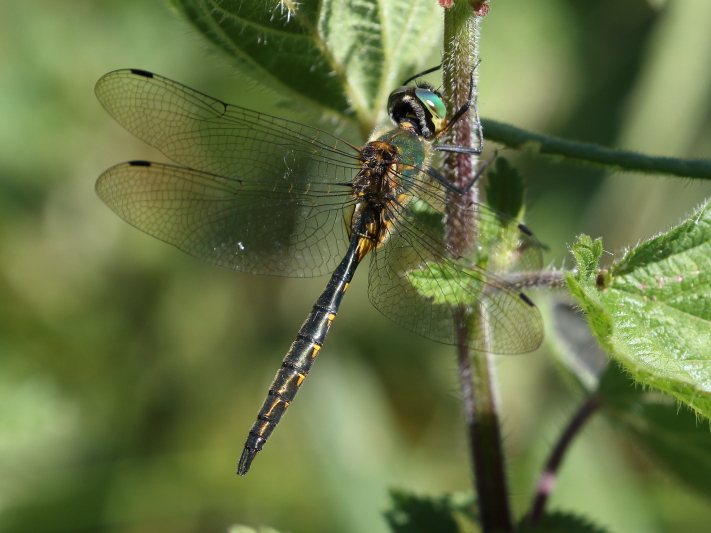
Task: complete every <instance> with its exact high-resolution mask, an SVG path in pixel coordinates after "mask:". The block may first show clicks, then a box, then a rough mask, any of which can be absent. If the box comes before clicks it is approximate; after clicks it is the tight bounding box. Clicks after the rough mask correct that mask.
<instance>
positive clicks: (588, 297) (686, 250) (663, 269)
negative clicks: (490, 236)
mask: <svg viewBox="0 0 711 533" xmlns="http://www.w3.org/2000/svg"><path fill="white" fill-rule="evenodd" d="M597 242H599V241H596V243H597ZM596 243H593V242H592V241H591V240H590V238H589V237H581V239H580V240H579V242H578V244H576V245H575V247H574V249H573V253H574V255H575V257H576V260H577V262H578V268H579V271H578V273H577V274H576V276H572V275H570V276H568V278H567V281H568V286H569V288H570V290H571V292H572V293H573V294H574V295H575V296H576V297H577V298H578V301H579V303H580V306H581V308H582V309H583V310H584V311H585V313H586V314H587V315H588V320H589V322H590V324H591V326H592V329H593V332H594V333H595V335H596V336H597V338H598V340H599V342H600V343H601V345H602V346H603V348H605V350H606V351H607V353H608V354H610V355H611V356H612V357H614V358H615V359H616V360H617V361H619V362H620V363H621V364H622V365H623V366H624V368H625V369H626V370H627V371H628V372H629V373H630V374H631V375H632V376H633V377H634V379H635V380H637V381H639V382H641V383H643V384H645V385H648V386H650V387H653V388H655V389H658V390H661V391H664V392H667V393H669V394H671V395H673V396H674V397H675V398H677V399H678V400H680V401H682V402H684V403H685V404H687V405H688V406H690V407H692V408H693V409H695V410H696V411H697V412H698V413H700V414H702V415H703V416H705V417H709V416H711V350H710V349H709V346H711V299H710V297H711V207H710V206H709V204H705V205H704V206H703V207H702V208H701V209H699V210H698V211H697V212H696V213H695V214H694V216H693V217H691V218H690V219H689V220H688V221H687V222H685V223H684V224H682V225H680V226H678V227H677V228H674V229H673V230H671V231H670V232H669V233H666V234H663V235H660V236H658V237H656V238H654V239H652V240H650V241H647V242H645V243H643V244H642V245H640V246H638V247H637V248H635V249H634V250H631V251H630V252H628V253H627V254H626V255H625V257H624V258H623V259H622V261H620V263H618V264H617V265H615V266H614V267H613V268H612V269H611V270H610V272H609V273H603V274H599V275H598V274H597V273H596V271H595V268H593V267H592V265H593V263H595V264H597V259H599V256H600V253H601V250H602V247H601V245H600V246H597V244H596Z"/></svg>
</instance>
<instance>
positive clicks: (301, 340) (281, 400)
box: [237, 234, 363, 476]
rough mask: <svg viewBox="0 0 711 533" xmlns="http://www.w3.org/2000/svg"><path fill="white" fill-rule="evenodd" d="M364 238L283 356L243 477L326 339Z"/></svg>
mask: <svg viewBox="0 0 711 533" xmlns="http://www.w3.org/2000/svg"><path fill="white" fill-rule="evenodd" d="M362 240H363V237H361V236H359V235H357V234H354V236H353V238H352V239H351V245H350V247H349V249H348V252H347V253H346V256H345V257H344V258H343V260H342V261H341V263H340V264H339V265H338V267H337V268H336V270H335V271H334V272H333V275H332V276H331V279H330V280H329V282H328V285H326V288H325V289H324V291H323V293H321V296H320V297H319V299H318V300H317V301H316V304H314V307H313V309H312V310H311V313H309V316H308V317H307V318H306V320H305V321H304V323H303V324H302V326H301V328H300V329H299V333H297V335H296V339H295V340H294V342H293V343H292V344H291V348H289V351H288V352H287V354H286V356H285V357H284V360H283V361H282V364H281V368H280V369H279V370H278V371H277V373H276V376H275V377H274V381H273V382H272V384H271V386H270V387H269V394H268V396H267V398H266V400H264V403H263V404H262V408H261V409H260V411H259V414H258V415H257V421H256V422H255V423H254V425H253V426H252V429H251V430H250V431H249V436H248V437H247V442H245V444H244V450H243V451H242V457H241V458H240V460H239V465H238V466H237V473H238V474H239V475H241V476H243V475H245V474H246V473H247V472H248V471H249V468H250V466H251V464H252V461H253V460H254V457H255V456H256V455H257V453H258V452H259V451H260V450H261V449H262V447H263V446H264V444H265V443H266V442H267V439H268V438H269V437H270V435H271V434H272V432H273V431H274V428H276V426H277V424H278V423H279V421H280V420H281V418H282V416H284V413H285V412H286V409H287V408H288V407H289V404H290V403H291V401H292V400H293V399H294V396H296V393H297V392H298V390H299V387H301V384H302V383H303V382H304V379H306V376H307V375H308V373H309V370H310V369H311V365H312V364H313V362H314V359H315V358H316V356H317V355H318V352H319V350H320V349H321V346H323V343H324V341H325V340H326V335H328V330H329V329H330V327H331V323H332V322H333V320H334V319H335V318H336V313H338V309H339V307H340V305H341V302H342V301H343V296H344V294H345V293H346V289H347V288H348V285H349V284H350V282H351V279H353V274H354V273H355V270H356V268H357V266H358V263H359V262H360V260H361V259H362V255H361V252H362V242H361V241H362Z"/></svg>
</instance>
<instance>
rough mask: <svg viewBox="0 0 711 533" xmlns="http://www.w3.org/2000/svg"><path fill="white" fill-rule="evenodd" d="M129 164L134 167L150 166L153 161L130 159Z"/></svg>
mask: <svg viewBox="0 0 711 533" xmlns="http://www.w3.org/2000/svg"><path fill="white" fill-rule="evenodd" d="M128 164H129V165H131V166H132V167H150V166H151V162H150V161H129V162H128Z"/></svg>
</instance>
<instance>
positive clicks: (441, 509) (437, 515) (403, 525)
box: [385, 490, 478, 533]
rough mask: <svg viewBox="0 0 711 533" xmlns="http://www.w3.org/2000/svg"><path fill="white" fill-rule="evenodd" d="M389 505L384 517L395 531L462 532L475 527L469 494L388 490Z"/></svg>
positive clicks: (408, 532) (397, 532) (411, 532)
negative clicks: (435, 493) (436, 493)
mask: <svg viewBox="0 0 711 533" xmlns="http://www.w3.org/2000/svg"><path fill="white" fill-rule="evenodd" d="M390 498H391V500H392V504H391V505H392V508H391V509H390V510H388V511H386V512H385V519H386V520H387V522H388V525H389V526H390V529H392V531H394V532H395V533H465V532H469V531H475V530H477V529H478V528H477V527H476V525H475V524H474V520H475V513H474V510H473V503H472V502H471V500H470V499H469V497H459V496H456V495H454V496H453V495H444V496H440V497H430V496H417V495H414V494H411V493H409V492H405V491H399V490H393V491H391V492H390Z"/></svg>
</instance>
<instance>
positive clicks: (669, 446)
mask: <svg viewBox="0 0 711 533" xmlns="http://www.w3.org/2000/svg"><path fill="white" fill-rule="evenodd" d="M600 394H601V395H602V396H603V400H604V401H603V404H602V406H603V412H604V413H605V414H606V415H607V416H608V418H610V419H611V420H612V422H613V423H615V424H616V425H617V426H618V427H620V428H621V429H623V430H624V431H625V432H627V433H628V434H629V435H631V436H633V437H634V438H635V439H636V440H637V442H639V443H640V444H641V445H642V446H643V447H644V448H645V449H646V450H647V451H648V452H649V453H650V454H652V455H653V456H654V457H655V458H656V459H657V460H658V462H659V463H660V464H662V465H664V466H665V467H666V468H667V469H669V470H670V471H671V472H672V473H673V474H674V475H675V476H676V477H678V478H679V479H680V480H681V481H682V482H683V483H685V484H686V485H688V486H689V487H691V488H693V489H695V490H697V491H699V492H700V493H702V494H703V495H705V496H707V497H711V431H709V424H708V422H707V421H703V422H702V421H699V419H698V416H697V415H696V414H695V413H694V412H693V411H691V410H690V409H687V408H681V409H680V408H679V405H678V404H677V402H676V401H674V399H673V398H670V397H669V396H666V395H662V394H659V393H656V392H650V391H648V390H647V389H646V388H644V387H640V386H635V384H634V383H633V381H632V380H631V379H630V378H629V377H628V376H627V375H626V374H625V373H624V372H623V371H622V370H621V369H620V368H619V366H618V365H616V364H611V365H609V366H608V368H607V370H606V372H605V374H603V377H602V380H601V384H600Z"/></svg>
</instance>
